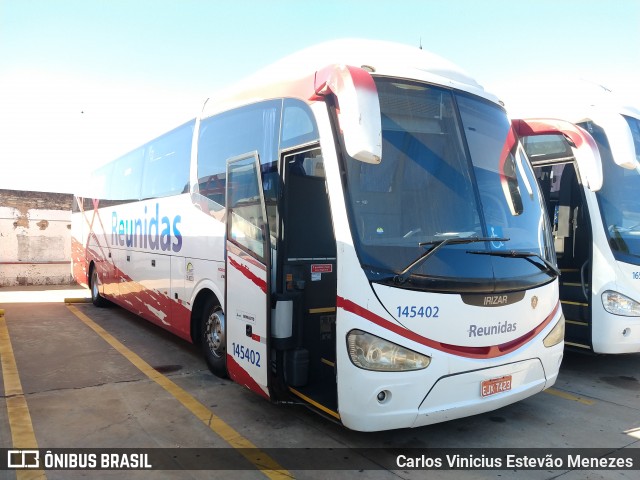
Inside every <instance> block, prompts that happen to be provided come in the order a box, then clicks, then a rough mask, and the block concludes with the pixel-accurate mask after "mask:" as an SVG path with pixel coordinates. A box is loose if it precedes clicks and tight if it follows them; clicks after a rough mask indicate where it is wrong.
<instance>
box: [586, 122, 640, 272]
mask: <svg viewBox="0 0 640 480" xmlns="http://www.w3.org/2000/svg"><path fill="white" fill-rule="evenodd" d="M625 119H626V120H627V123H628V124H629V126H630V128H631V132H632V136H633V139H634V145H635V148H636V156H637V153H638V152H639V151H640V122H639V121H638V120H636V119H634V118H631V117H625ZM581 126H583V127H584V128H586V129H587V130H588V131H589V133H590V134H591V136H593V138H594V139H595V141H596V143H597V144H598V149H599V150H600V157H601V158H602V174H603V178H604V182H603V184H602V188H601V189H600V190H599V191H598V192H597V193H596V196H597V198H598V204H599V206H600V213H601V215H602V219H603V222H604V225H605V228H606V229H607V233H608V235H609V240H610V241H609V244H610V245H611V248H612V250H613V252H614V254H616V253H617V254H622V255H624V256H625V258H621V260H626V261H629V262H633V263H636V264H637V263H638V262H639V260H638V259H637V258H635V259H633V258H628V257H626V256H627V255H629V256H632V257H640V196H639V195H638V192H640V172H638V170H637V169H631V170H629V169H626V168H622V167H620V166H619V165H617V164H616V163H615V162H614V161H613V156H612V154H611V149H610V146H609V141H608V138H607V136H606V134H605V132H604V130H603V129H602V128H601V127H599V126H598V125H596V124H594V123H592V122H589V123H584V124H581Z"/></svg>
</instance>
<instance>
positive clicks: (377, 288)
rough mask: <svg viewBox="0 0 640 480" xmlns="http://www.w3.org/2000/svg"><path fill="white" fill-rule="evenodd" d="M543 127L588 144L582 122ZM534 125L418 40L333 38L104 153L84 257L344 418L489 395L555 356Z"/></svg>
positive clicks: (260, 387) (132, 306) (558, 320)
mask: <svg viewBox="0 0 640 480" xmlns="http://www.w3.org/2000/svg"><path fill="white" fill-rule="evenodd" d="M537 130H540V129H539V128H538V129H537ZM549 132H553V133H556V134H564V135H567V136H568V137H569V138H571V139H572V140H573V143H574V145H575V148H574V150H575V152H576V155H578V154H582V155H588V154H593V145H592V144H591V143H589V140H590V137H589V136H588V134H586V133H585V132H583V131H580V130H579V129H576V128H575V127H574V126H572V125H571V124H568V123H567V124H555V125H551V124H550V126H549V128H548V129H547V130H545V133H549ZM536 133H537V132H536V131H534V130H533V129H530V128H528V124H527V123H526V122H523V121H518V122H514V123H512V122H510V121H509V119H508V117H507V114H506V113H505V110H504V109H503V107H502V106H501V103H500V102H499V101H498V100H497V99H496V98H495V97H494V96H493V95H490V94H489V93H487V92H485V91H484V89H483V88H482V87H481V86H480V85H478V84H477V83H476V82H475V81H474V80H473V79H471V78H469V77H468V76H467V75H466V74H464V73H463V72H462V71H461V70H460V69H459V68H457V67H456V66H454V65H452V64H450V63H449V62H447V61H445V60H442V59H441V58H439V57H436V56H434V55H431V54H429V53H427V52H425V51H423V50H421V49H418V48H411V47H408V46H399V45H394V44H387V43H382V42H367V41H349V42H338V43H333V44H325V45H323V46H320V47H317V48H314V49H311V50H307V51H305V52H303V53H302V54H299V55H296V56H293V57H290V58H288V59H286V60H283V61H281V62H279V63H277V64H275V65H274V66H272V67H269V68H267V69H265V70H263V71H262V72H259V73H258V74H256V75H254V76H252V78H251V79H249V80H247V81H246V82H243V83H242V84H240V85H238V86H236V87H235V88H234V89H232V90H230V91H228V92H226V93H225V94H224V95H221V96H219V97H215V98H214V99H213V100H209V101H207V102H206V103H205V105H204V107H203V110H202V114H201V115H200V116H199V117H198V118H196V119H195V120H193V121H190V122H188V123H186V124H184V125H182V126H180V127H178V128H177V129H175V130H173V131H171V132H169V133H167V134H166V135H164V136H162V137H160V138H157V139H155V140H153V141H151V142H149V143H147V144H146V145H143V146H142V147H140V148H139V149H136V150H134V151H132V152H131V153H129V154H127V155H124V156H123V157H121V158H119V159H117V160H115V161H114V162H112V163H110V164H108V165H106V166H104V167H103V168H101V169H100V170H99V171H97V172H96V175H95V178H94V180H95V181H94V182H93V184H92V187H91V188H92V190H91V193H90V195H87V196H85V197H78V198H77V205H76V207H77V208H76V212H75V214H74V224H73V234H74V248H75V257H76V258H75V265H74V272H75V276H76V278H77V279H78V280H79V281H80V282H81V283H87V284H88V285H89V286H90V288H91V295H92V299H93V302H94V303H95V304H96V305H98V306H100V305H103V304H104V303H105V302H107V301H110V302H113V303H115V304H118V305H120V306H121V307H124V308H126V309H128V310H131V311H132V312H135V313H137V314H139V315H141V316H142V317H144V318H146V319H148V320H150V321H151V322H154V323H155V324H157V325H159V326H161V327H163V328H166V329H167V330H169V331H171V332H173V333H175V334H176V335H178V336H180V337H182V338H184V339H186V340H189V341H192V342H194V343H196V344H200V345H201V346H202V349H203V352H204V356H205V358H206V361H207V363H208V365H209V367H210V369H211V370H212V371H213V372H214V373H216V374H218V375H228V376H229V377H230V378H231V379H233V380H234V381H236V382H238V383H240V384H243V385H245V386H247V387H248V388H249V389H251V390H253V391H254V392H256V393H258V394H259V395H261V396H263V397H265V398H267V399H270V400H272V401H276V402H277V401H291V400H292V399H293V400H296V401H301V402H304V403H306V404H307V405H310V406H312V407H313V408H315V409H317V410H320V411H321V412H324V413H325V414H327V415H328V416H330V417H333V418H335V419H337V420H339V421H340V422H342V424H344V425H345V426H346V427H348V428H351V429H355V430H362V431H372V430H385V429H392V428H402V427H418V426H421V425H427V424H431V423H435V422H440V421H444V420H449V419H454V418H459V417H462V416H466V415H473V414H477V413H481V412H486V411H489V410H492V409H496V408H499V407H502V406H504V405H507V404H510V403H512V402H515V401H518V400H521V399H523V398H525V397H528V396H530V395H533V394H535V393H537V392H540V391H541V390H543V389H545V388H548V387H549V386H551V385H552V384H553V383H554V382H555V380H556V377H557V374H558V369H559V366H560V363H561V359H562V355H563V347H564V345H563V335H564V318H563V316H562V312H561V308H560V303H559V301H558V281H557V275H558V271H557V269H556V267H555V256H554V251H553V239H552V236H551V231H550V228H549V221H548V218H547V214H546V212H545V208H544V203H543V199H542V197H541V195H540V192H539V190H538V184H537V182H536V177H535V176H534V173H533V171H532V168H531V165H530V163H529V161H528V159H527V157H526V154H525V153H524V150H523V148H522V145H521V143H520V141H519V134H536Z"/></svg>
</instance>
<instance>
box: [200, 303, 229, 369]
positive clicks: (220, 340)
mask: <svg viewBox="0 0 640 480" xmlns="http://www.w3.org/2000/svg"><path fill="white" fill-rule="evenodd" d="M205 328H206V330H205V335H206V338H207V346H208V347H209V351H210V352H211V354H212V355H213V356H215V357H217V358H220V357H222V355H224V350H225V345H226V340H225V336H224V314H223V313H222V311H221V310H215V311H213V312H211V315H209V317H208V318H207V323H206V326H205Z"/></svg>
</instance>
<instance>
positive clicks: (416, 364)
mask: <svg viewBox="0 0 640 480" xmlns="http://www.w3.org/2000/svg"><path fill="white" fill-rule="evenodd" d="M347 347H348V350H349V357H350V358H351V361H352V362H353V364H354V365H355V366H356V367H360V368H363V369H365V370H374V371H378V372H405V371H408V370H421V369H423V368H427V367H428V366H429V363H431V357H428V356H426V355H422V354H420V353H418V352H414V351H413V350H409V349H407V348H404V347H401V346H400V345H397V344H395V343H392V342H389V341H387V340H384V339H382V338H380V337H376V336H375V335H371V334H370V333H366V332H363V331H362V330H351V331H350V332H349V333H348V335H347Z"/></svg>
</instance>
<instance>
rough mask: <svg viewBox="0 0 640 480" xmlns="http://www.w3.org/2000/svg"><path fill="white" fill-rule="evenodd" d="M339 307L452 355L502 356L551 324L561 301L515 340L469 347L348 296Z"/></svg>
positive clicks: (475, 356)
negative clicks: (415, 327)
mask: <svg viewBox="0 0 640 480" xmlns="http://www.w3.org/2000/svg"><path fill="white" fill-rule="evenodd" d="M337 305H338V308H341V309H343V310H344V311H346V312H350V313H353V314H354V315H358V316H359V317H362V318H364V319H365V320H368V321H370V322H372V323H374V324H376V325H378V326H379V327H382V328H384V329H386V330H389V331H391V332H394V333H396V334H398V335H401V336H402V337H404V338H407V339H409V340H412V341H414V342H417V343H420V344H421V345H425V346H427V347H431V348H434V349H436V350H439V351H441V352H445V353H449V354H452V355H459V356H462V357H468V358H495V357H500V356H502V355H506V354H507V353H510V352H513V351H514V350H516V349H518V348H520V347H521V346H522V345H524V344H525V343H527V342H528V341H529V340H530V339H532V338H533V337H535V336H536V335H537V334H538V333H540V332H541V331H542V330H544V328H545V327H546V326H547V325H549V323H550V322H551V320H553V317H554V316H555V314H556V312H557V311H558V309H559V308H560V302H558V303H557V304H556V306H555V307H554V309H553V310H552V311H551V313H550V314H549V315H548V316H547V317H546V318H545V319H544V321H542V323H540V324H539V325H538V326H537V327H535V328H534V329H532V330H530V331H529V332H527V333H525V334H524V335H522V336H520V337H518V338H516V339H515V340H511V341H509V342H506V343H502V344H500V345H489V346H484V347H469V346H464V345H450V344H447V343H442V342H438V341H436V340H432V339H430V338H427V337H423V336H422V335H419V334H417V333H415V332H412V331H411V330H408V329H406V328H404V327H402V326H400V325H398V324H396V323H393V322H391V321H389V320H387V319H385V318H383V317H381V316H379V315H377V314H375V313H373V312H371V311H369V310H367V309H366V308H363V307H361V306H360V305H358V304H356V303H354V302H352V301H351V300H347V299H346V298H342V297H338V298H337Z"/></svg>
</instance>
